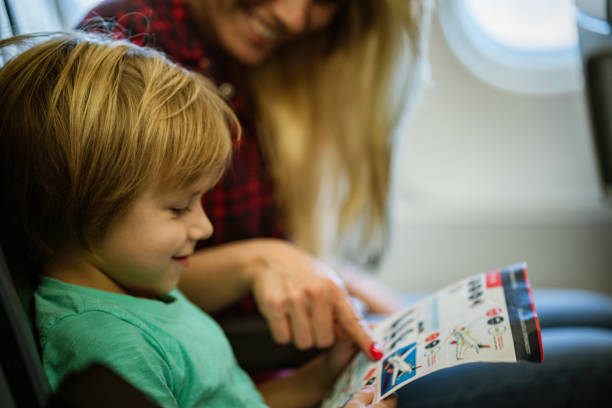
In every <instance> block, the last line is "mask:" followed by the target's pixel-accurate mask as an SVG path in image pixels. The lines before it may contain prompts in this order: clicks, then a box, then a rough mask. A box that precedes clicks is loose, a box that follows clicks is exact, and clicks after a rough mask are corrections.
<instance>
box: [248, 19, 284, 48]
mask: <svg viewBox="0 0 612 408" xmlns="http://www.w3.org/2000/svg"><path fill="white" fill-rule="evenodd" d="M248 21H249V29H250V30H249V31H250V37H251V41H253V42H254V43H255V44H257V45H259V46H262V47H271V46H273V45H274V44H275V43H276V39H277V36H276V33H275V32H274V31H272V30H271V29H270V28H268V27H267V26H266V25H265V24H264V23H263V22H261V21H260V20H259V19H257V17H254V16H250V17H249V18H248Z"/></svg>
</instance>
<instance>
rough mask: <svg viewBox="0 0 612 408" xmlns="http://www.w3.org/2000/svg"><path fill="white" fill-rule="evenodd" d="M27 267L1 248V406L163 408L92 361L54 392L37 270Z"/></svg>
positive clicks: (6, 407) (28, 407) (38, 407)
mask: <svg viewBox="0 0 612 408" xmlns="http://www.w3.org/2000/svg"><path fill="white" fill-rule="evenodd" d="M5 248H7V246H5ZM7 249H8V248H7ZM9 258H10V257H9ZM11 261H14V260H13V259H11ZM9 265H10V269H9ZM27 268H28V267H27V266H26V265H25V264H21V265H17V263H16V262H7V258H6V257H5V253H4V250H3V248H2V246H0V330H1V331H2V333H3V338H4V346H3V347H2V348H1V349H0V368H1V369H0V406H1V407H5V408H43V407H44V408H64V407H71V408H79V407H94V408H95V407H100V408H101V407H109V406H115V407H143V408H149V407H159V406H158V405H157V404H156V403H155V402H153V401H152V400H151V399H149V398H148V397H147V396H146V395H144V394H143V393H142V392H141V391H140V390H138V389H137V388H135V387H133V386H132V385H131V384H129V383H128V382H127V381H125V380H123V378H121V377H120V376H118V375H117V374H115V373H114V372H113V371H111V370H110V369H108V368H107V367H104V366H103V365H101V364H93V365H92V366H90V367H88V368H86V369H85V370H83V371H82V372H79V373H74V374H73V375H70V376H68V377H67V378H66V379H65V380H64V381H63V382H62V384H60V387H59V389H58V390H57V392H55V393H54V392H53V391H52V390H51V387H50V385H49V382H48V381H47V377H46V376H45V373H44V370H43V366H42V362H41V358H40V353H39V350H38V346H37V344H38V342H37V341H36V340H35V339H36V336H35V333H36V331H35V327H34V324H33V319H32V318H33V316H34V313H33V293H34V290H35V288H36V279H35V276H36V275H37V274H32V273H25V271H26V270H27ZM11 272H13V273H11Z"/></svg>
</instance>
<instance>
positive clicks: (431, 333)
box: [322, 263, 543, 408]
mask: <svg viewBox="0 0 612 408" xmlns="http://www.w3.org/2000/svg"><path fill="white" fill-rule="evenodd" d="M374 334H375V336H376V338H377V339H378V340H379V342H380V344H381V346H382V347H383V350H384V357H383V358H382V359H381V360H380V361H377V362H373V361H371V360H369V359H368V358H366V357H365V355H364V354H363V353H359V354H358V355H357V356H356V357H355V359H354V360H353V361H352V362H351V363H350V364H349V366H348V367H347V369H346V371H345V372H344V373H343V374H342V375H341V376H340V378H339V379H338V381H337V382H336V384H335V385H334V388H333V389H332V391H331V393H330V395H329V396H328V397H327V398H326V399H325V401H324V402H323V405H322V407H323V408H337V407H343V406H344V405H345V404H346V403H347V402H348V400H349V399H350V398H351V396H352V395H353V394H354V393H355V392H357V391H359V390H360V389H361V388H363V387H364V386H365V385H374V386H375V388H376V398H375V401H378V400H380V399H383V398H385V397H386V396H388V395H389V394H391V393H393V392H395V391H397V390H398V389H399V388H401V387H403V386H404V385H406V384H408V383H410V382H412V381H414V380H417V379H419V378H420V377H423V376H426V375H427V374H429V373H432V372H434V371H437V370H441V369H443V368H447V367H451V366H455V365H458V364H465V363H472V362H516V361H518V360H526V361H532V362H541V361H542V358H543V355H542V340H541V336H540V325H539V322H538V317H537V314H536V311H535V307H534V305H533V298H532V295H531V289H530V286H529V280H528V279H527V266H526V264H524V263H521V264H517V265H513V266H510V267H506V268H502V269H500V270H495V271H491V272H488V273H484V274H481V275H476V276H473V277H470V278H468V279H465V280H462V281H460V282H457V283H455V284H453V285H450V286H448V287H446V288H444V289H442V290H441V291H439V292H436V293H434V294H432V295H430V296H428V297H426V298H424V299H423V300H421V301H420V302H418V303H416V304H415V305H413V306H411V307H410V308H408V309H405V310H403V311H401V312H398V313H396V314H394V315H392V316H390V317H388V318H387V319H385V320H383V321H382V322H381V323H379V324H377V326H376V327H375V329H374Z"/></svg>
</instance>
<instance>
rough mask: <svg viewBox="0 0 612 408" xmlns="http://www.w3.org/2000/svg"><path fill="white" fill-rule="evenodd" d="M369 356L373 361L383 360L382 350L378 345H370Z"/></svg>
mask: <svg viewBox="0 0 612 408" xmlns="http://www.w3.org/2000/svg"><path fill="white" fill-rule="evenodd" d="M370 355H371V356H372V358H373V359H374V360H380V359H381V358H383V352H382V348H381V347H380V345H379V344H378V343H372V345H371V346H370Z"/></svg>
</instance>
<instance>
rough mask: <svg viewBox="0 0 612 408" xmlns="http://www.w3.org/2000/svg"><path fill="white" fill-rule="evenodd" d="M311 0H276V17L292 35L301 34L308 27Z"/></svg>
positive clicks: (274, 9)
mask: <svg viewBox="0 0 612 408" xmlns="http://www.w3.org/2000/svg"><path fill="white" fill-rule="evenodd" d="M310 2H311V0H276V1H275V2H274V4H273V11H274V16H275V17H276V19H277V20H278V22H280V23H281V24H282V25H283V27H284V28H285V29H286V30H287V31H288V32H290V33H293V34H299V33H301V32H302V31H304V30H305V29H306V26H307V25H308V9H309V7H310Z"/></svg>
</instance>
